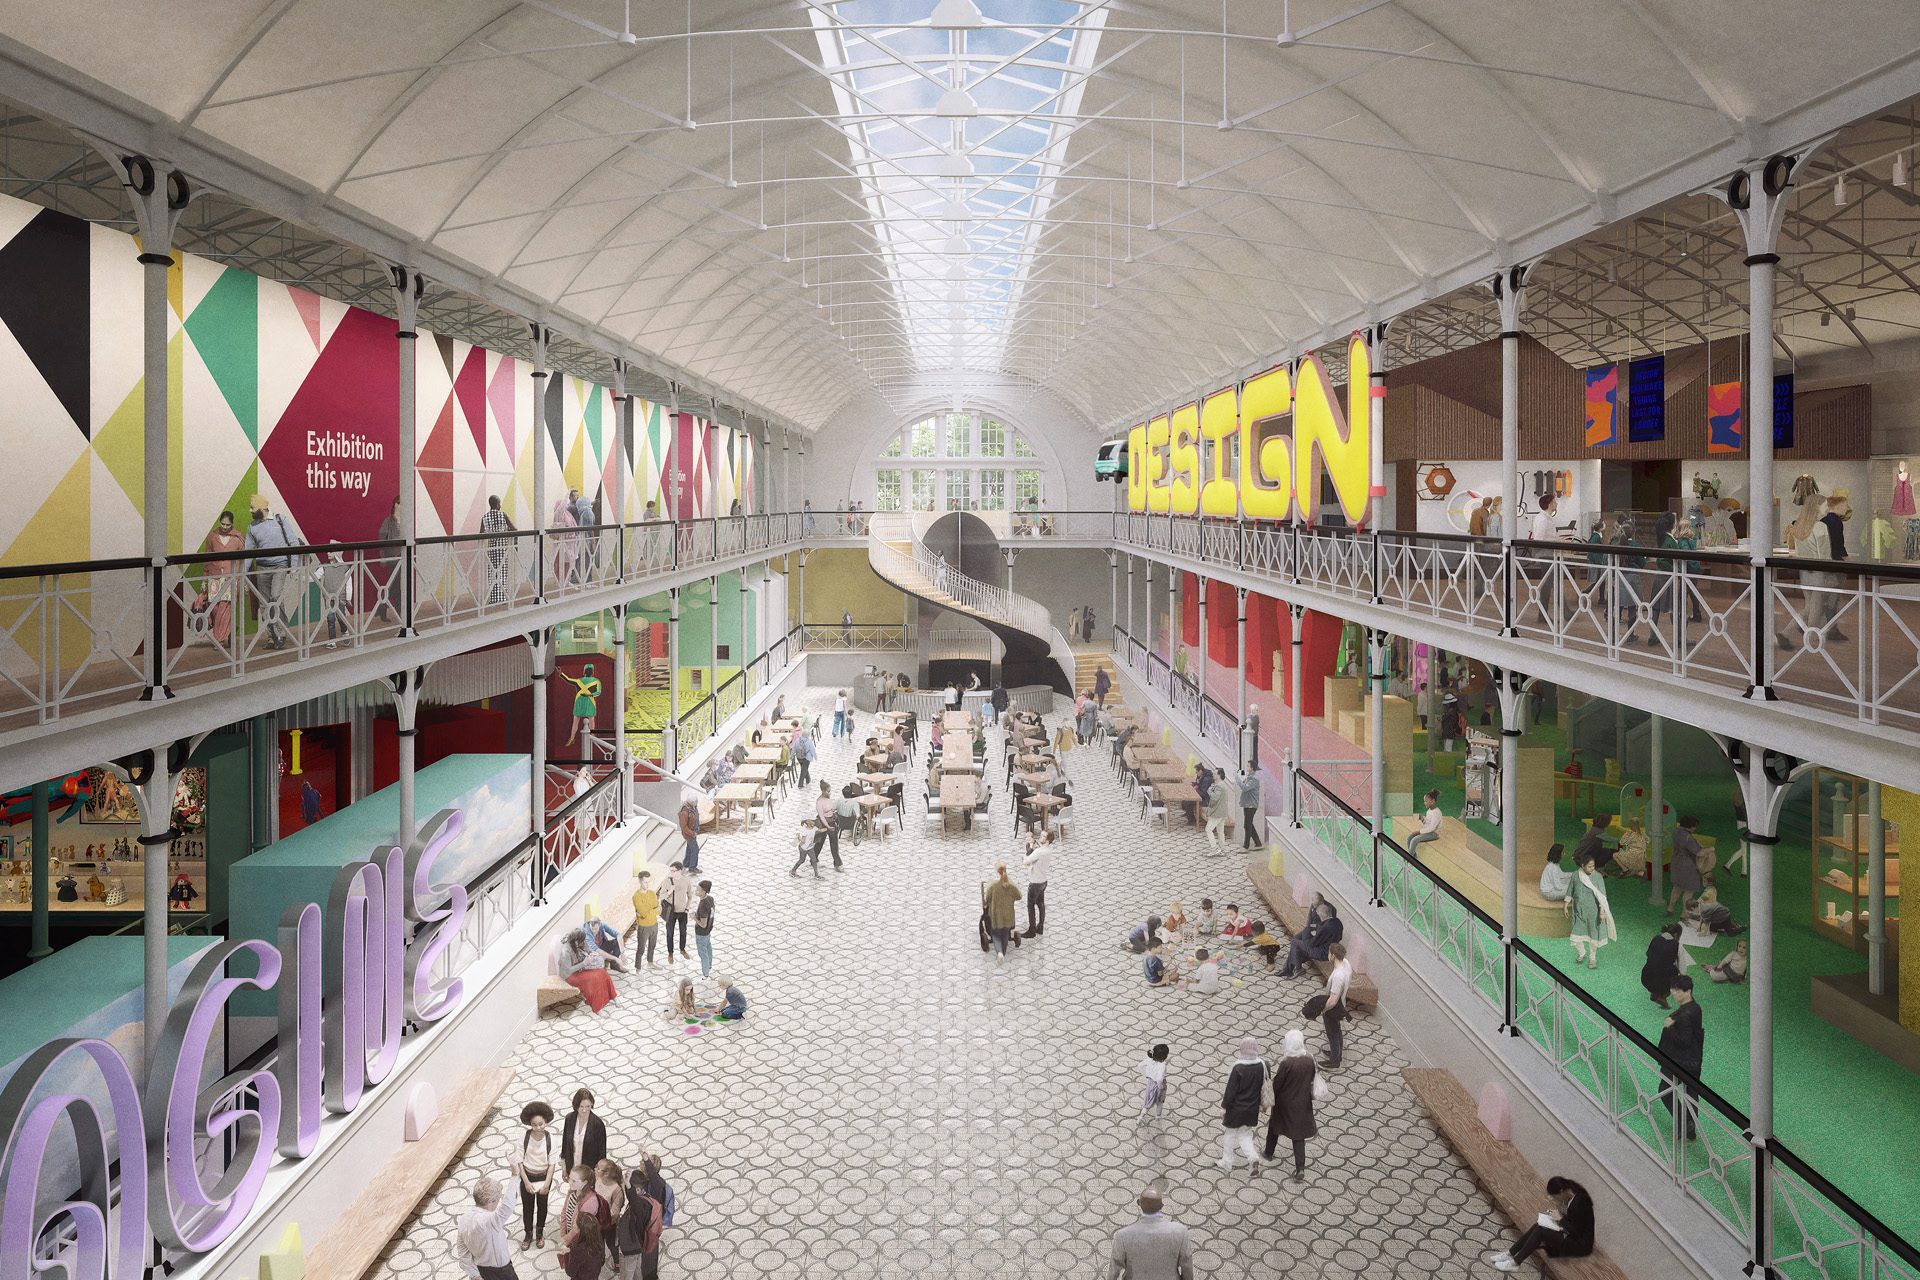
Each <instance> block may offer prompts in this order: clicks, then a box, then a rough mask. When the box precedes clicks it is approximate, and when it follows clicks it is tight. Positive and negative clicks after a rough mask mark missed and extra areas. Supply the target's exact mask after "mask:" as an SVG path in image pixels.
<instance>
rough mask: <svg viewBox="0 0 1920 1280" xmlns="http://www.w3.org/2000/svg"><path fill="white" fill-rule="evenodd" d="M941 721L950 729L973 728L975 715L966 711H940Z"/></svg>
mask: <svg viewBox="0 0 1920 1280" xmlns="http://www.w3.org/2000/svg"><path fill="white" fill-rule="evenodd" d="M940 723H941V724H942V725H944V726H945V727H947V728H949V729H971V728H972V727H973V716H972V714H971V713H969V712H966V711H943V712H941V713H940Z"/></svg>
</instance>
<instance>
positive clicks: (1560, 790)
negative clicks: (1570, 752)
mask: <svg viewBox="0 0 1920 1280" xmlns="http://www.w3.org/2000/svg"><path fill="white" fill-rule="evenodd" d="M1596 784H1597V785H1599V786H1602V787H1613V788H1615V789H1618V788H1619V786H1620V784H1619V783H1617V782H1608V781H1607V780H1606V779H1605V778H1590V777H1587V776H1585V775H1584V774H1578V773H1561V772H1559V771H1557V770H1556V771H1555V772H1554V775H1553V798H1554V799H1555V800H1566V801H1568V802H1569V803H1570V804H1571V805H1572V807H1573V816H1574V817H1576V818H1578V817H1580V816H1581V815H1580V788H1581V786H1583V785H1584V786H1585V787H1586V789H1587V813H1586V816H1587V817H1589V818H1591V817H1592V816H1593V815H1594V814H1595V813H1596V812H1597V810H1595V809H1594V807H1593V788H1594V786H1595V785H1596ZM1649 843H1651V842H1649Z"/></svg>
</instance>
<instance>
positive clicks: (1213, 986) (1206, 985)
mask: <svg viewBox="0 0 1920 1280" xmlns="http://www.w3.org/2000/svg"><path fill="white" fill-rule="evenodd" d="M1193 958H1194V960H1195V961H1197V962H1198V963H1197V964H1196V965H1195V966H1194V970H1193V989H1194V990H1195V991H1198V992H1199V993H1200V994H1201V995H1203V996H1210V995H1212V994H1213V993H1214V992H1216V991H1218V990H1220V962H1219V961H1218V960H1215V959H1214V958H1213V957H1212V955H1210V954H1209V953H1208V951H1207V949H1206V948H1205V947H1202V948H1200V949H1199V950H1198V951H1196V952H1194V953H1193Z"/></svg>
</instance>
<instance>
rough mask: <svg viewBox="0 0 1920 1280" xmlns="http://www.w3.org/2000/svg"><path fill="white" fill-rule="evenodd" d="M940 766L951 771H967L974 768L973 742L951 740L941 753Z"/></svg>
mask: <svg viewBox="0 0 1920 1280" xmlns="http://www.w3.org/2000/svg"><path fill="white" fill-rule="evenodd" d="M940 767H941V768H942V769H944V770H946V771H947V772H949V773H965V772H967V771H968V770H971V769H972V768H973V744H972V743H971V742H967V741H964V740H963V741H960V742H950V743H949V744H948V746H947V748H946V749H945V750H944V751H942V752H941V753H940Z"/></svg>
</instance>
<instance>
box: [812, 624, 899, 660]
mask: <svg viewBox="0 0 1920 1280" xmlns="http://www.w3.org/2000/svg"><path fill="white" fill-rule="evenodd" d="M801 630H802V631H803V632H804V643H805V646H806V648H807V650H808V651H809V652H813V651H832V650H835V649H840V650H847V649H883V650H886V651H887V652H889V653H906V652H908V651H909V650H911V649H912V647H913V645H912V637H911V636H910V635H909V634H908V632H907V627H906V624H905V623H900V622H849V623H838V622H835V623H828V624H824V625H816V624H814V623H808V624H807V625H806V626H805V627H803V628H802V629H801Z"/></svg>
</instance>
